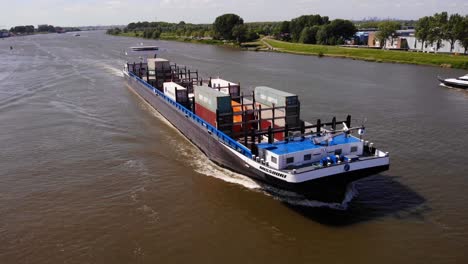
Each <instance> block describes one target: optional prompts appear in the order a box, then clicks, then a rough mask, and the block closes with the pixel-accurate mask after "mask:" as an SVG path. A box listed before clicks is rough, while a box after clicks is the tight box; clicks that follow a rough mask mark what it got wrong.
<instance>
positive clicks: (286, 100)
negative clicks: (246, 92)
mask: <svg viewBox="0 0 468 264" xmlns="http://www.w3.org/2000/svg"><path fill="white" fill-rule="evenodd" d="M255 101H257V102H259V103H262V104H264V105H268V106H273V104H274V105H275V106H278V107H281V106H293V105H297V104H298V103H299V100H298V97H297V95H295V94H292V93H288V92H284V91H281V90H277V89H274V88H270V87H266V86H257V87H255Z"/></svg>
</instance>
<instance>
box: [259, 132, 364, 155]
mask: <svg viewBox="0 0 468 264" xmlns="http://www.w3.org/2000/svg"><path fill="white" fill-rule="evenodd" d="M357 142H360V141H359V139H358V138H355V137H352V136H349V137H346V135H345V134H342V135H339V136H336V137H334V138H333V140H332V141H331V142H330V144H329V145H328V146H336V145H342V144H349V143H357ZM326 146H327V145H325V144H315V143H314V142H313V141H312V140H311V139H310V138H306V139H304V140H303V141H289V142H286V141H281V142H274V143H272V144H268V143H260V144H257V147H258V148H259V149H265V150H268V151H270V152H273V153H274V154H277V155H284V154H288V153H293V152H299V151H305V150H311V149H317V148H323V147H326Z"/></svg>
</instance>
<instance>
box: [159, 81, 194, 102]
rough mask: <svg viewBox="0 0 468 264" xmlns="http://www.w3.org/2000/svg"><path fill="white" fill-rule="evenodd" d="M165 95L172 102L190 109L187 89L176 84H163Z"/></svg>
mask: <svg viewBox="0 0 468 264" xmlns="http://www.w3.org/2000/svg"><path fill="white" fill-rule="evenodd" d="M163 88H164V94H165V95H167V96H168V97H169V98H171V99H172V100H174V101H176V102H178V103H179V104H181V105H183V106H185V107H186V108H188V109H190V103H189V96H188V91H187V88H185V87H183V86H180V85H178V84H177V83H175V82H165V83H164V84H163Z"/></svg>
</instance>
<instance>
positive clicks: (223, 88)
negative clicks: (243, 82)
mask: <svg viewBox="0 0 468 264" xmlns="http://www.w3.org/2000/svg"><path fill="white" fill-rule="evenodd" d="M209 86H210V87H211V88H213V89H216V90H218V91H220V92H222V93H225V94H230V95H231V96H232V97H237V96H240V86H239V84H237V83H233V82H230V81H226V80H223V79H220V78H216V79H210V84H209Z"/></svg>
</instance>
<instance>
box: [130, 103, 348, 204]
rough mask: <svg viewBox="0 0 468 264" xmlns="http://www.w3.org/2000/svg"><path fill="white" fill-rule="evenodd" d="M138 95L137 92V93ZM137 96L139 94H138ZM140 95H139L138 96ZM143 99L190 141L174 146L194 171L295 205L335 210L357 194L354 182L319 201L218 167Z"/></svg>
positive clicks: (147, 107) (151, 110)
mask: <svg viewBox="0 0 468 264" xmlns="http://www.w3.org/2000/svg"><path fill="white" fill-rule="evenodd" d="M137 95H138V94H137ZM138 96H139V95H138ZM140 97H141V96H140ZM142 101H143V106H144V107H145V108H146V109H148V110H149V111H150V112H151V113H152V114H153V116H154V117H156V118H158V119H159V120H161V121H163V122H164V123H166V124H168V125H169V127H171V128H172V129H174V131H176V132H177V133H179V134H180V135H181V136H182V137H183V138H184V139H185V140H186V141H187V142H189V143H190V146H193V147H190V148H186V146H187V144H181V143H180V142H176V144H175V145H176V147H177V148H178V149H179V150H180V151H179V153H182V155H188V156H189V157H190V158H189V159H186V160H189V161H190V164H191V165H192V166H194V167H195V171H196V172H198V173H200V174H203V175H207V176H210V177H214V178H217V179H220V180H223V181H225V182H229V183H234V184H238V185H240V186H242V187H245V188H247V189H250V190H258V191H261V192H262V193H263V194H265V195H268V196H271V197H272V198H273V199H275V200H278V201H281V202H284V203H288V204H291V205H296V206H304V207H327V208H331V209H336V210H346V209H347V208H348V204H349V202H350V201H351V200H352V199H353V198H354V197H355V196H356V195H357V190H356V188H355V187H354V184H350V185H349V186H348V189H347V191H346V194H345V198H344V200H343V201H342V202H341V203H326V202H320V201H316V200H310V199H307V198H306V197H304V196H302V195H300V194H298V193H295V192H292V191H287V190H283V189H278V188H276V187H273V186H271V185H268V184H265V183H260V182H256V181H254V180H252V179H251V178H249V177H247V176H245V175H242V174H238V173H235V172H233V171H230V170H227V169H224V168H222V167H219V166H218V165H216V164H215V163H213V162H212V161H211V160H210V159H208V157H206V156H205V154H203V153H202V152H201V151H200V150H199V149H198V148H197V147H196V146H195V145H193V143H192V142H190V141H189V140H188V139H187V138H185V136H184V135H183V134H182V133H180V131H179V130H178V129H177V128H175V127H174V126H173V125H172V124H171V123H170V122H169V121H168V120H167V119H166V118H165V117H164V116H163V115H161V114H160V113H159V112H158V111H157V110H156V109H154V108H153V107H152V106H151V105H149V104H148V103H147V102H146V101H144V100H143V99H142Z"/></svg>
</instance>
